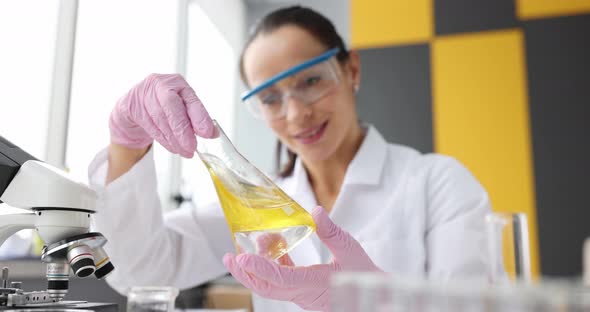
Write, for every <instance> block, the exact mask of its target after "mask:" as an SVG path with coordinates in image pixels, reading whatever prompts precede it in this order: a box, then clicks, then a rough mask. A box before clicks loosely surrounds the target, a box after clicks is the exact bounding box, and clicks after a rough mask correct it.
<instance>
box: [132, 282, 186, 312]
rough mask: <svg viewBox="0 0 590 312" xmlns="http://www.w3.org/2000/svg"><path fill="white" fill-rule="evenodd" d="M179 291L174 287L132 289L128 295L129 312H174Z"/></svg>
mask: <svg viewBox="0 0 590 312" xmlns="http://www.w3.org/2000/svg"><path fill="white" fill-rule="evenodd" d="M176 296H178V289H177V288H174V287H157V286H148V287H132V288H131V290H130V291H129V294H128V295H127V312H172V311H174V301H175V300H176Z"/></svg>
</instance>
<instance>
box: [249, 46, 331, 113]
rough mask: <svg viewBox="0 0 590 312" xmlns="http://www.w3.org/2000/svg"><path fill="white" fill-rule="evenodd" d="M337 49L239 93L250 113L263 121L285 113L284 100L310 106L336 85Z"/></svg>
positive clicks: (285, 102) (285, 103)
mask: <svg viewBox="0 0 590 312" xmlns="http://www.w3.org/2000/svg"><path fill="white" fill-rule="evenodd" d="M339 50H340V49H339V48H334V49H331V50H328V51H327V52H325V53H324V54H322V55H320V56H318V57H315V58H313V59H310V60H308V61H305V62H303V63H301V64H298V65H296V66H293V67H291V68H289V69H287V70H285V71H283V72H281V73H279V74H277V75H275V76H273V77H271V78H270V79H268V80H267V81H265V82H263V83H262V84H260V85H258V86H257V87H255V88H253V89H252V90H250V91H248V92H246V93H245V94H244V95H243V96H242V101H244V102H245V103H246V105H247V106H248V108H249V109H250V111H251V112H252V114H253V115H254V116H255V117H257V118H263V119H266V120H276V119H281V118H283V117H285V116H286V115H287V106H288V105H287V103H288V101H287V99H288V97H291V98H292V99H294V100H296V101H297V102H299V103H302V104H305V105H311V104H313V103H315V102H317V101H318V100H319V99H321V98H322V97H324V96H325V95H327V94H329V93H330V92H331V91H333V90H334V89H335V88H336V87H337V86H338V84H339V82H340V81H339V75H338V62H337V60H336V57H335V56H336V54H338V52H339Z"/></svg>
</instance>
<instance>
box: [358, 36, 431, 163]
mask: <svg viewBox="0 0 590 312" xmlns="http://www.w3.org/2000/svg"><path fill="white" fill-rule="evenodd" d="M360 55H361V66H362V69H361V86H360V91H359V93H358V101H357V105H358V108H357V110H358V112H359V114H360V117H361V119H362V120H363V121H366V122H369V123H372V124H374V125H375V126H376V127H377V129H379V131H380V132H381V133H382V134H383V135H384V136H385V138H386V139H387V140H388V141H390V142H395V143H401V144H405V145H409V146H412V147H414V148H416V149H418V150H420V151H422V152H432V151H433V132H432V105H431V102H432V96H431V90H430V65H429V64H430V48H429V46H428V44H419V45H411V46H403V47H387V48H379V49H366V50H361V51H360Z"/></svg>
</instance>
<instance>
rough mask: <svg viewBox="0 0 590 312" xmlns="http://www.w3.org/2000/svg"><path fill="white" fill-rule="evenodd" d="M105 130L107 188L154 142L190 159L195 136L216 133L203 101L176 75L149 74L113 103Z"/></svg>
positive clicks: (195, 145)
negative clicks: (107, 140)
mask: <svg viewBox="0 0 590 312" xmlns="http://www.w3.org/2000/svg"><path fill="white" fill-rule="evenodd" d="M109 129H110V133H111V145H110V146H109V171H108V174H107V181H106V183H107V184H108V183H110V182H111V181H113V180H115V179H116V178H117V177H119V176H121V175H122V174H124V173H125V172H127V171H128V170H129V169H130V168H131V167H132V166H133V165H134V164H135V163H136V162H137V161H139V159H141V157H143V155H144V154H145V153H146V152H147V150H148V147H149V146H150V145H151V144H152V143H153V141H154V140H156V141H157V142H158V143H160V144H161V145H162V146H164V147H165V148H166V149H168V150H169V151H170V152H172V153H175V154H180V155H182V156H184V157H187V158H191V157H193V155H194V152H195V150H196V148H197V138H196V135H198V136H200V137H204V138H211V137H215V136H216V135H217V131H216V128H215V126H214V125H213V122H212V120H211V117H210V116H209V113H207V110H205V107H204V106H203V103H201V100H199V98H198V97H197V95H196V94H195V91H194V90H193V89H192V88H191V87H190V86H189V85H188V83H187V82H186V80H184V78H183V77H182V76H181V75H178V74H169V75H162V74H151V75H149V76H148V77H147V78H145V79H144V80H143V81H141V82H140V83H139V84H137V85H136V86H134V87H133V88H132V89H131V90H129V92H128V93H127V94H126V95H124V96H123V97H122V98H120V99H119V101H118V102H117V104H116V105H115V108H114V109H113V111H112V112H111V116H110V118H109Z"/></svg>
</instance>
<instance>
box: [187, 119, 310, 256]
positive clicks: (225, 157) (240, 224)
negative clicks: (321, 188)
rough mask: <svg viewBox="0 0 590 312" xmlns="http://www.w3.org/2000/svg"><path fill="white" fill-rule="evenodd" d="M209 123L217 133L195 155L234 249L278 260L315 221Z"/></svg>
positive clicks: (308, 230)
mask: <svg viewBox="0 0 590 312" xmlns="http://www.w3.org/2000/svg"><path fill="white" fill-rule="evenodd" d="M213 123H214V125H215V127H216V128H217V129H218V133H219V135H218V136H217V137H215V138H212V139H205V138H199V142H198V144H197V146H198V147H197V153H198V155H199V157H200V158H201V160H202V161H203V163H204V164H205V166H206V167H207V169H208V171H209V174H210V175H211V179H212V180H213V184H214V185H215V189H216V191H217V196H218V197H219V201H220V202H221V207H222V208H223V213H224V214H225V218H226V220H227V223H228V226H229V229H230V232H231V233H232V236H233V237H232V238H233V241H234V244H235V246H236V249H237V251H238V253H252V254H258V255H261V256H264V257H267V258H270V259H277V258H279V257H281V256H282V255H284V254H286V253H288V252H289V251H290V250H291V249H293V248H294V247H295V246H296V245H297V244H298V243H299V242H301V241H302V240H303V239H305V238H306V237H307V236H309V235H310V234H311V233H313V231H315V223H314V222H313V219H312V217H311V215H310V214H309V213H307V211H305V209H303V207H301V206H300V205H299V204H297V203H296V202H295V201H294V200H293V199H291V198H290V197H289V196H288V195H287V194H285V192H283V191H282V190H281V189H280V188H279V187H278V186H276V185H275V184H274V183H273V182H272V181H271V180H270V179H269V178H268V177H267V176H265V175H264V174H263V173H262V172H261V171H260V170H258V168H256V167H254V165H252V164H251V163H250V162H248V160H246V158H244V157H243V156H242V155H241V154H240V153H239V152H238V151H237V150H236V148H235V147H234V146H233V144H232V143H231V141H230V140H229V139H228V138H227V136H226V135H225V133H224V132H223V130H222V129H221V127H220V126H219V125H218V124H217V122H216V121H215V120H214V121H213Z"/></svg>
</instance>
